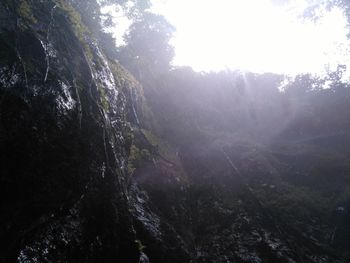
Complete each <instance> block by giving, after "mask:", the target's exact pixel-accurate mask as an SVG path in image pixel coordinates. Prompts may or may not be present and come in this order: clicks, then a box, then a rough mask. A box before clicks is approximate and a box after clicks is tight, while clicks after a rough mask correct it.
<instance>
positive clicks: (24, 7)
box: [18, 0, 38, 24]
mask: <svg viewBox="0 0 350 263" xmlns="http://www.w3.org/2000/svg"><path fill="white" fill-rule="evenodd" d="M18 13H19V15H20V16H21V17H22V18H23V19H25V20H27V21H28V22H31V23H34V24H35V23H37V22H38V20H37V19H36V18H35V17H34V15H33V12H32V9H31V7H30V5H29V4H28V2H27V1H26V0H21V1H20V3H19V7H18Z"/></svg>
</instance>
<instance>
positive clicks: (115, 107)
mask: <svg viewBox="0 0 350 263" xmlns="http://www.w3.org/2000/svg"><path fill="white" fill-rule="evenodd" d="M71 16H77V17H78V14H77V13H74V9H72V8H71V7H70V6H69V3H68V2H65V1H24V0H23V1H1V2H0V20H1V23H0V53H1V56H0V160H1V161H0V162H1V165H0V207H1V218H0V225H1V228H0V242H1V243H0V246H1V247H2V249H1V250H2V251H6V253H1V255H0V262H15V261H16V260H17V261H19V262H111V261H112V260H114V261H116V260H117V261H118V259H121V258H128V262H137V261H138V258H139V252H138V248H137V246H136V244H135V242H134V240H135V237H134V231H133V228H132V223H131V219H130V218H131V217H130V214H129V212H128V210H129V209H128V204H127V196H126V195H127V193H126V170H125V167H126V158H127V154H126V153H127V151H128V143H129V142H128V141H127V139H126V138H127V133H128V129H127V126H126V122H125V116H124V109H125V98H124V97H123V96H124V95H123V94H122V92H119V89H120V90H121V89H122V87H121V85H127V83H125V82H121V81H119V79H118V78H120V79H122V77H123V76H116V75H115V76H113V74H112V72H111V70H110V68H109V67H108V62H107V61H106V59H105V57H104V56H103V55H102V53H101V52H100V51H99V48H98V45H97V44H95V43H94V41H93V40H92V39H90V37H89V35H88V34H87V33H86V32H84V31H83V30H82V28H79V25H74V24H72V20H73V18H72V17H71ZM80 30H82V31H80Z"/></svg>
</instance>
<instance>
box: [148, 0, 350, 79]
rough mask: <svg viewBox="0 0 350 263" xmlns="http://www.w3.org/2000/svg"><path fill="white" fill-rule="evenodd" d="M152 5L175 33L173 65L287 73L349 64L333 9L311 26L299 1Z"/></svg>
mask: <svg viewBox="0 0 350 263" xmlns="http://www.w3.org/2000/svg"><path fill="white" fill-rule="evenodd" d="M153 6H154V7H153V11H154V12H158V13H160V14H163V15H164V16H165V17H166V18H167V19H168V20H169V21H170V22H171V23H172V24H173V25H174V26H175V27H176V29H177V31H176V35H175V37H174V39H173V40H172V44H173V46H174V47H175V52H176V56H175V60H174V64H175V65H189V66H191V67H193V68H194V69H195V70H199V71H201V70H203V71H211V70H221V69H226V68H229V69H241V70H250V71H254V72H275V73H288V74H297V73H302V72H312V73H319V72H322V71H323V70H324V67H325V65H327V66H328V67H329V68H334V67H336V65H337V64H349V65H350V63H349V61H350V60H349V55H348V54H349V52H348V46H349V43H348V40H347V37H346V34H347V32H348V31H347V28H346V25H347V23H346V18H345V16H344V14H343V12H342V10H340V9H337V8H333V9H332V10H330V11H324V12H323V14H322V16H321V18H320V19H318V20H316V21H312V20H307V19H301V18H300V15H301V14H302V12H303V10H304V9H305V8H306V7H307V5H306V1H303V0H298V1H290V2H289V4H288V5H287V4H286V5H273V4H272V2H271V1H268V0H215V1H214V0H205V1H203V0H167V1H164V0H158V1H157V0H154V1H153Z"/></svg>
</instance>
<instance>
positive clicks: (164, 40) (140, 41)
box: [120, 12, 175, 80]
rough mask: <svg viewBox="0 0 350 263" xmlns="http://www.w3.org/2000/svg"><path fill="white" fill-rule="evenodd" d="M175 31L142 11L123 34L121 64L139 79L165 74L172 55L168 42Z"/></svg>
mask: <svg viewBox="0 0 350 263" xmlns="http://www.w3.org/2000/svg"><path fill="white" fill-rule="evenodd" d="M174 31H175V28H174V27H173V26H172V25H171V24H169V22H167V21H166V20H165V18H164V17H163V16H161V15H156V14H153V13H150V12H144V14H143V15H142V17H141V18H140V19H138V20H136V21H135V22H134V23H133V24H132V25H131V27H130V29H129V32H128V33H127V34H126V35H125V42H126V46H124V47H122V48H121V49H120V60H121V62H122V63H123V64H124V65H125V66H126V67H127V68H128V69H129V70H130V71H131V72H132V73H134V75H135V76H136V77H137V78H138V79H139V80H141V79H143V80H145V78H152V77H154V76H155V75H159V74H161V73H164V72H167V71H168V70H169V67H170V62H171V60H172V58H173V56H174V49H173V47H172V46H171V45H170V44H169V41H170V39H171V37H172V34H173V33H174Z"/></svg>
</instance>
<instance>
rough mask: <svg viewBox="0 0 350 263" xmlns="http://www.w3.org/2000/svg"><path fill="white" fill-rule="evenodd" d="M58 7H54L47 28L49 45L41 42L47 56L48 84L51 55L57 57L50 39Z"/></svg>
mask: <svg viewBox="0 0 350 263" xmlns="http://www.w3.org/2000/svg"><path fill="white" fill-rule="evenodd" d="M56 7H57V5H54V7H52V9H51V19H50V23H49V26H48V27H47V32H46V42H47V43H48V44H47V45H45V44H44V43H43V42H42V41H41V40H40V42H41V45H42V46H43V48H44V51H45V56H46V73H45V78H44V82H46V80H47V76H48V74H49V70H50V55H51V56H54V55H55V53H54V52H53V48H52V46H51V45H50V41H49V38H50V31H51V26H52V23H53V13H54V10H55V8H56Z"/></svg>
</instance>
